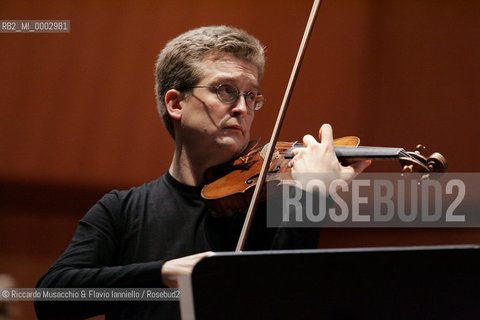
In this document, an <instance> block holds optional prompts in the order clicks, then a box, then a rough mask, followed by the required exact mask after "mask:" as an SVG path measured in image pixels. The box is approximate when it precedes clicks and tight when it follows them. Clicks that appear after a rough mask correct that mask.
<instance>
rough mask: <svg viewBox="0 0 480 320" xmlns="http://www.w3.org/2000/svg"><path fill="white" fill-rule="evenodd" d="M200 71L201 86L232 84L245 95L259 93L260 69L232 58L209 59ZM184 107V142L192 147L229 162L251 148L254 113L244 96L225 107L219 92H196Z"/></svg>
mask: <svg viewBox="0 0 480 320" xmlns="http://www.w3.org/2000/svg"><path fill="white" fill-rule="evenodd" d="M200 68H201V70H202V72H203V77H202V79H201V80H200V81H199V82H198V83H197V86H218V85H220V84H230V85H233V86H234V87H236V88H238V89H239V90H240V92H242V93H245V92H249V91H258V90H259V83H258V70H257V67H256V66H255V65H253V64H251V63H248V62H245V61H243V60H240V59H238V58H235V57H233V56H231V55H228V54H223V55H209V56H207V57H206V58H205V59H204V60H203V62H202V63H201V64H200ZM181 104H182V119H181V131H182V135H183V142H184V143H185V144H186V145H188V146H189V147H194V148H204V151H205V152H207V153H208V152H221V153H222V154H224V156H223V157H224V158H225V159H223V160H224V161H227V160H229V159H230V158H231V157H232V156H234V155H236V154H238V153H240V152H241V151H242V150H243V149H244V148H245V146H246V145H247V144H248V142H249V140H250V126H251V124H252V121H253V117H254V111H253V110H252V109H250V108H249V107H248V106H247V105H246V103H245V99H244V97H243V96H240V97H239V99H238V100H237V101H235V102H234V103H232V104H225V103H223V102H222V101H220V100H219V99H218V97H217V95H216V90H215V89H210V88H195V89H193V94H192V96H190V97H189V98H187V99H186V100H183V101H182V102H181Z"/></svg>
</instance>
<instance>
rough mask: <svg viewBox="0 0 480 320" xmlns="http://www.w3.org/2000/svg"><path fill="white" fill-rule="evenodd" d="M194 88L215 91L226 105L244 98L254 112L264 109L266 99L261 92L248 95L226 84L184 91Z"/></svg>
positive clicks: (250, 92)
mask: <svg viewBox="0 0 480 320" xmlns="http://www.w3.org/2000/svg"><path fill="white" fill-rule="evenodd" d="M193 88H208V89H215V92H216V94H217V98H218V100H220V101H222V102H223V103H225V104H233V103H235V102H237V101H238V98H240V96H243V97H244V99H245V103H246V104H247V106H248V107H249V108H250V109H252V110H255V111H257V110H259V109H260V108H261V107H263V104H264V103H265V101H266V99H265V98H264V97H263V95H262V94H261V93H260V92H255V91H249V92H246V93H243V92H240V90H238V88H237V87H234V86H232V85H231V84H228V83H224V84H220V85H218V86H194V87H188V88H183V89H193Z"/></svg>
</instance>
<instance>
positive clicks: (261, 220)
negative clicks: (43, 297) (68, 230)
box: [35, 172, 318, 320]
mask: <svg viewBox="0 0 480 320" xmlns="http://www.w3.org/2000/svg"><path fill="white" fill-rule="evenodd" d="M200 190H201V187H192V186H187V185H184V184H182V183H180V182H178V181H176V180H175V179H174V178H173V177H172V176H171V175H170V174H169V173H168V172H167V173H166V174H165V175H163V176H162V177H160V178H159V179H157V180H154V181H152V182H149V183H146V184H144V185H142V186H140V187H135V188H132V189H130V190H126V191H112V192H110V193H108V194H107V195H105V196H104V197H103V198H102V199H101V200H100V201H99V202H98V203H97V204H95V205H94V206H93V207H92V208H91V209H90V210H89V211H88V213H87V214H86V215H85V216H84V217H83V218H82V219H81V220H80V223H79V225H78V228H77V230H76V232H75V235H74V237H73V239H72V241H71V243H70V245H69V246H68V248H67V249H66V250H65V252H64V253H63V255H62V256H61V257H60V258H59V259H58V260H57V261H56V262H55V263H54V264H53V266H52V267H51V268H50V269H49V270H48V272H47V273H46V274H45V275H44V276H43V277H42V278H41V279H40V281H39V283H38V285H37V286H38V287H42V288H49V287H50V288H142V287H149V288H154V287H165V285H164V284H163V283H162V280H161V272H160V270H161V267H162V264H163V263H164V262H165V261H166V260H169V259H174V258H179V257H183V256H186V255H190V254H195V253H199V252H203V251H209V250H211V251H232V250H234V248H235V245H236V241H237V239H238V236H239V233H240V230H241V227H242V224H243V220H244V215H242V214H237V215H233V216H230V217H221V218H216V217H212V216H211V215H210V214H208V210H207V207H206V205H205V202H204V200H203V199H202V198H201V196H200ZM317 243H318V230H316V229H294V228H284V229H283V228H277V229H275V228H267V227H266V217H265V210H263V209H262V208H260V209H259V210H258V211H257V214H256V216H255V219H254V222H253V226H252V229H251V232H250V235H249V238H248V242H247V246H246V250H265V249H288V248H316V246H317ZM35 310H36V312H37V316H38V317H39V319H84V318H88V317H91V316H94V315H98V314H106V319H107V320H108V319H179V318H180V311H179V304H178V302H171V301H160V302H107V303H105V302H64V301H59V302H39V301H36V302H35Z"/></svg>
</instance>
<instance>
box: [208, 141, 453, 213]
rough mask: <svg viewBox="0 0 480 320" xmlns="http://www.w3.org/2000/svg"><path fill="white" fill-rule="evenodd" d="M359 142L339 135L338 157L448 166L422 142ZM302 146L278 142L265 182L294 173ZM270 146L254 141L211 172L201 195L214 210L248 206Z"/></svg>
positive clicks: (410, 166) (434, 168)
mask: <svg viewBox="0 0 480 320" xmlns="http://www.w3.org/2000/svg"><path fill="white" fill-rule="evenodd" d="M359 144H360V139H359V138H358V137H354V136H348V137H343V138H338V139H335V140H334V146H335V154H336V155H337V158H338V160H339V161H340V162H341V163H342V164H343V165H348V164H350V163H352V162H355V161H359V160H382V159H396V160H398V161H399V163H400V165H401V166H402V170H401V171H402V172H421V173H426V174H428V173H431V172H435V173H443V172H446V171H447V170H448V165H447V161H446V159H445V157H443V156H442V155H441V154H440V153H438V152H435V153H433V154H431V155H430V156H429V157H426V156H424V155H422V153H421V152H423V151H424V150H425V147H424V146H422V145H418V146H417V147H416V150H415V151H405V150H404V149H402V148H391V147H363V146H359ZM302 147H303V144H302V143H298V142H277V144H276V145H275V151H274V153H273V157H272V159H271V161H270V164H269V165H268V170H267V176H266V180H265V183H271V182H276V183H277V184H278V182H279V181H281V180H284V179H285V176H287V177H291V176H290V173H291V168H290V167H288V163H289V162H290V160H291V159H292V158H293V157H292V150H293V149H295V148H302ZM266 150H267V145H265V144H264V145H260V144H259V140H254V141H251V142H250V143H249V145H248V147H247V148H246V151H244V152H243V153H242V155H241V156H239V157H238V158H236V159H233V160H231V161H230V162H227V163H225V164H222V165H220V166H217V167H214V168H212V169H210V170H209V171H208V172H207V181H209V180H213V179H214V180H213V181H210V183H207V184H206V185H205V186H204V187H203V188H202V191H201V195H202V197H203V198H204V199H205V200H206V201H207V204H208V206H209V207H210V209H212V210H213V212H215V213H219V212H221V213H222V214H225V215H231V214H233V213H234V212H236V211H237V210H240V209H243V208H245V207H247V206H248V204H249V203H250V200H251V198H252V194H253V189H254V187H255V186H256V184H257V182H258V178H259V174H260V171H261V168H262V165H263V162H264V160H265V156H266ZM425 177H427V176H425ZM263 189H265V188H263ZM261 199H265V190H262V195H261Z"/></svg>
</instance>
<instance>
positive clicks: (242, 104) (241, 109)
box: [232, 95, 248, 117]
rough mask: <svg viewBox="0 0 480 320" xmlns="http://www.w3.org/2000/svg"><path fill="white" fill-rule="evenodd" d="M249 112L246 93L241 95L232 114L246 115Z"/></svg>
mask: <svg viewBox="0 0 480 320" xmlns="http://www.w3.org/2000/svg"><path fill="white" fill-rule="evenodd" d="M247 113H248V106H247V101H246V98H245V96H244V95H240V96H239V97H238V99H237V101H236V102H235V104H234V105H233V108H232V114H233V115H235V116H237V117H238V116H245V115H246V114H247Z"/></svg>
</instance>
